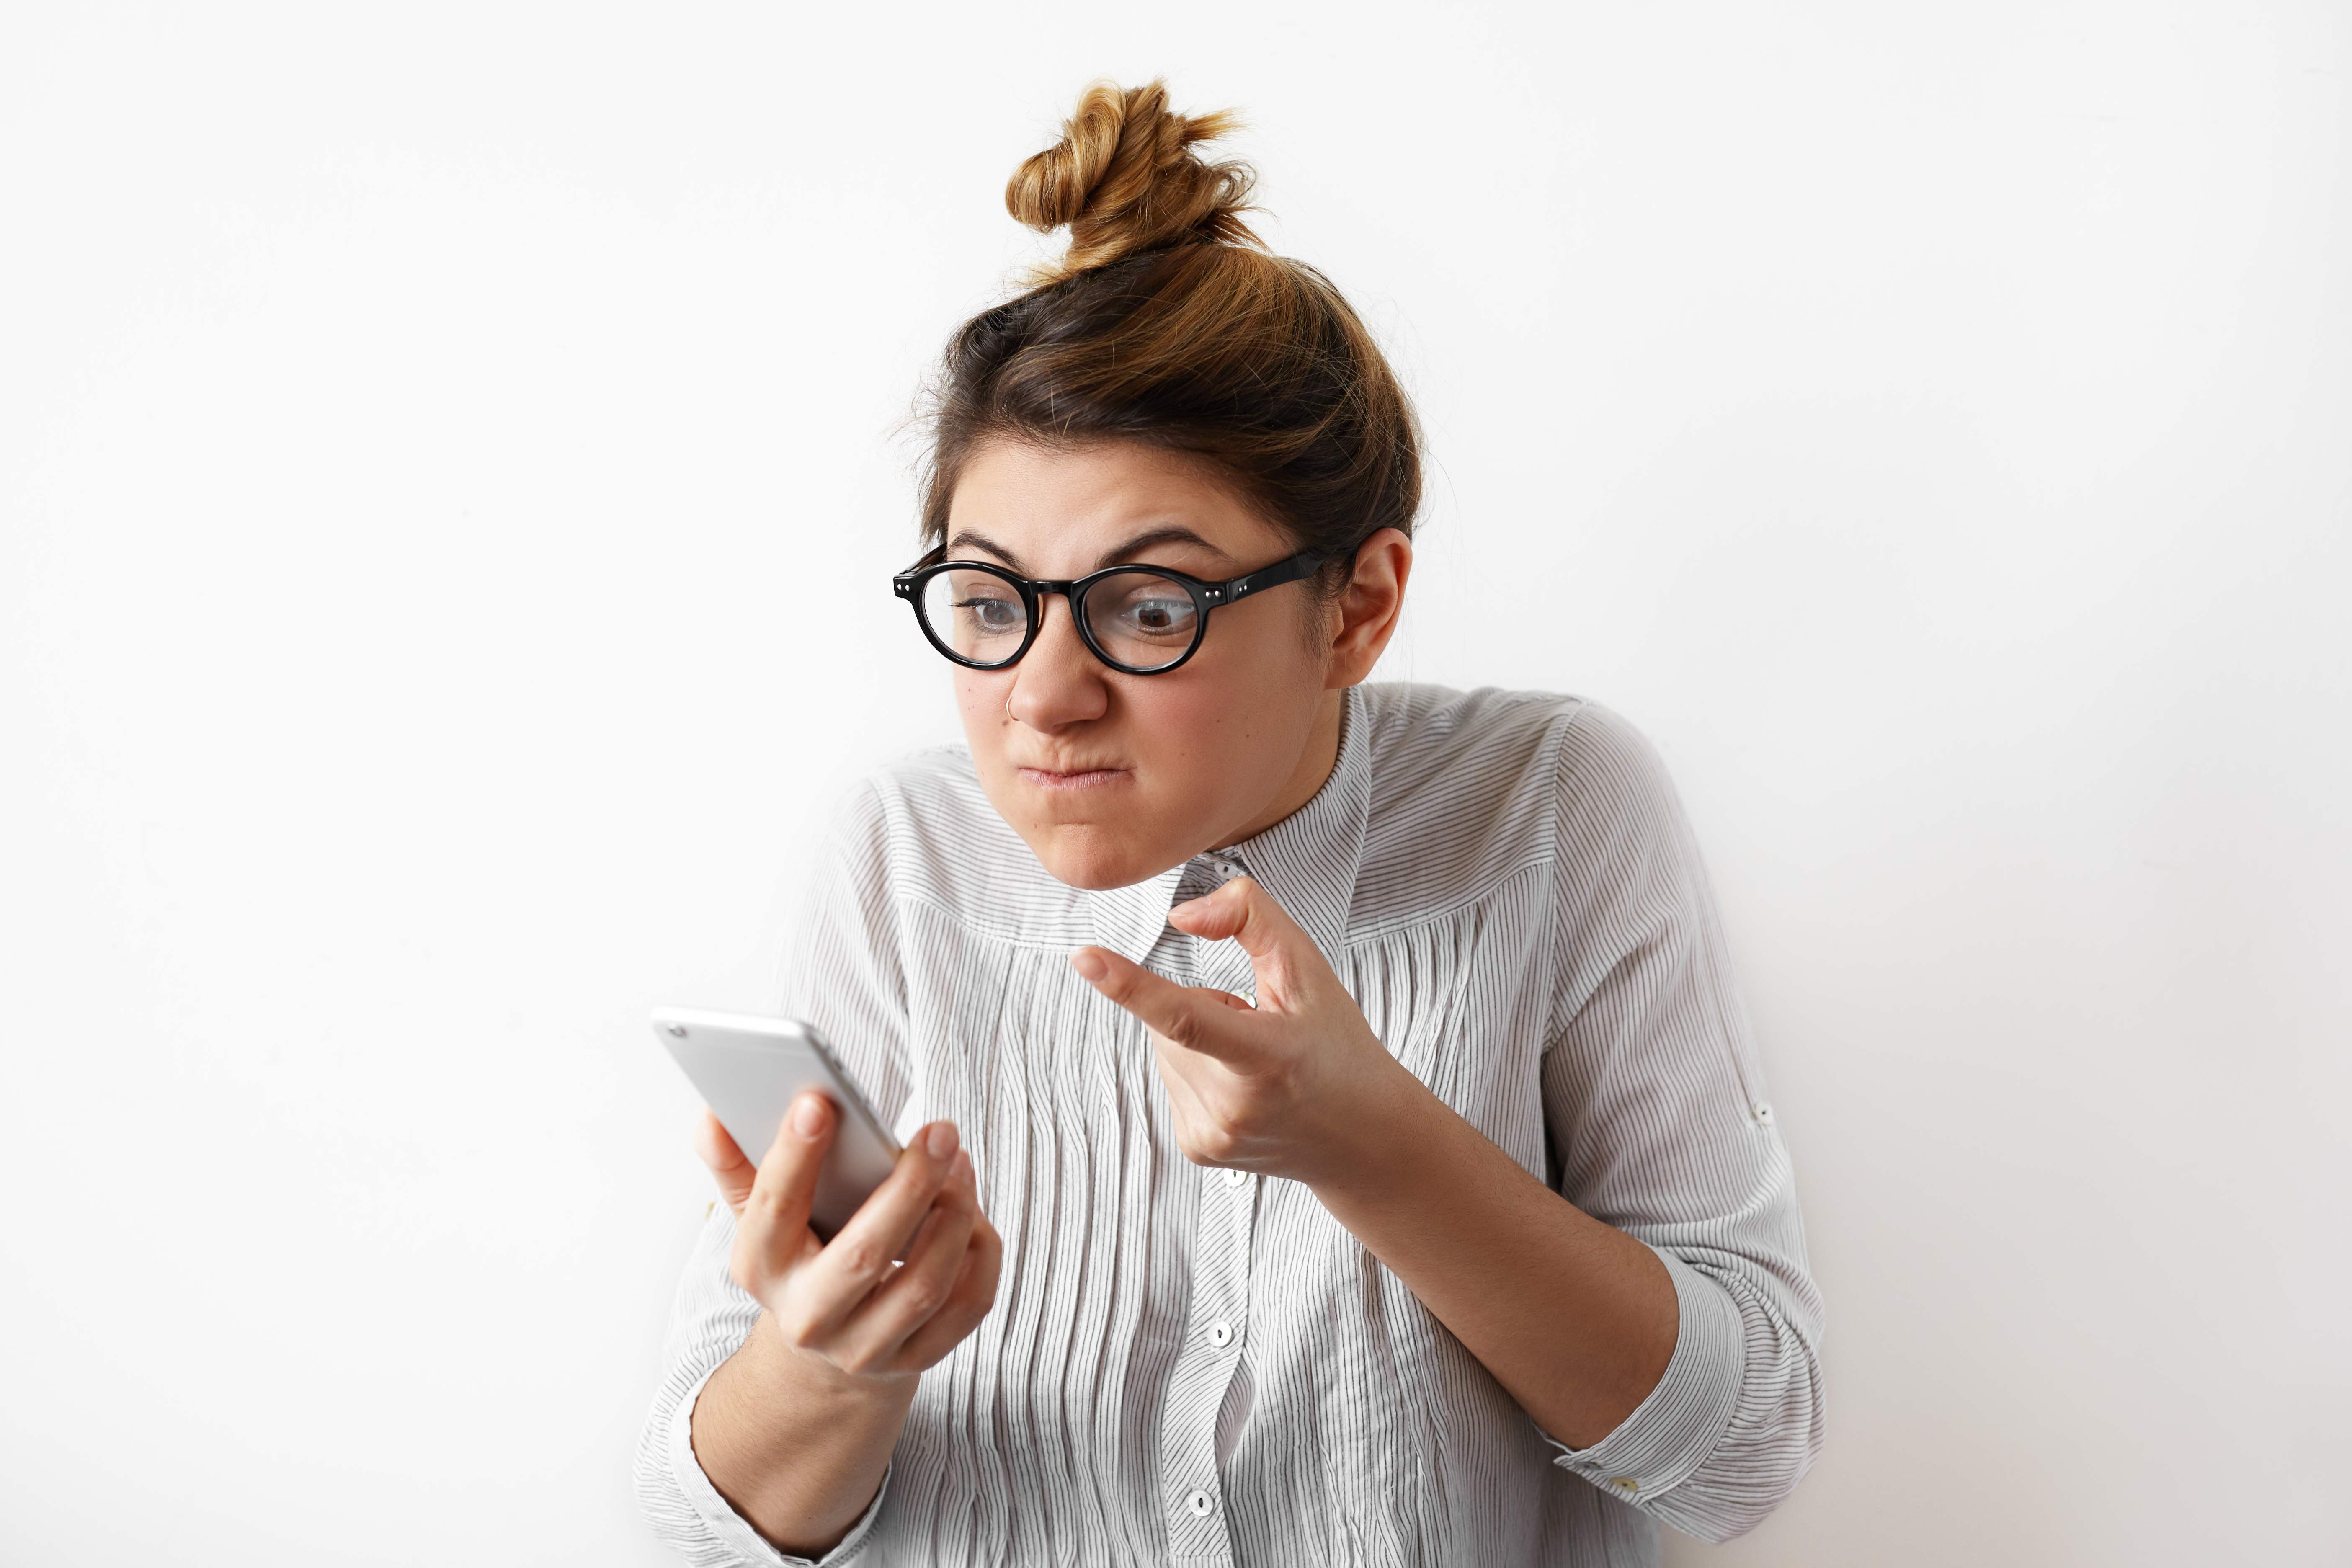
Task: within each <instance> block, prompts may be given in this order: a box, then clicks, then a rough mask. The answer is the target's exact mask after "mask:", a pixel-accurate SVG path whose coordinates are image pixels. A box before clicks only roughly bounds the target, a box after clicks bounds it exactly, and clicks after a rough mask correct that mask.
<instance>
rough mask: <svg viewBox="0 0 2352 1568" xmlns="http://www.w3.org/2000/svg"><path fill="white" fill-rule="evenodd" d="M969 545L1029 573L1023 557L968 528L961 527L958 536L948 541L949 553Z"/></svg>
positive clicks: (1023, 572) (1014, 569) (1016, 569)
mask: <svg viewBox="0 0 2352 1568" xmlns="http://www.w3.org/2000/svg"><path fill="white" fill-rule="evenodd" d="M967 545H968V546H970V547H971V548H972V549H974V550H985V551H986V552H988V553H990V554H991V555H993V556H995V557H996V558H997V559H998V560H999V561H1002V562H1003V563H1005V564H1006V565H1007V566H1010V567H1012V568H1013V571H1015V572H1018V573H1021V574H1024V575H1026V574H1027V571H1028V569H1027V568H1026V567H1024V566H1023V565H1022V564H1021V557H1019V556H1018V555H1015V554H1013V552H1011V551H1010V550H1007V549H1005V548H1004V547H1003V545H1001V544H994V543H992V542H990V541H989V539H988V537H987V536H986V535H985V534H979V533H974V532H973V531H971V530H970V529H968V528H965V529H959V530H958V531H956V536H955V537H954V538H953V539H950V540H949V541H948V546H947V548H948V553H949V554H950V555H952V554H954V553H955V552H957V551H959V550H961V549H963V548H965V547H966V546H967Z"/></svg>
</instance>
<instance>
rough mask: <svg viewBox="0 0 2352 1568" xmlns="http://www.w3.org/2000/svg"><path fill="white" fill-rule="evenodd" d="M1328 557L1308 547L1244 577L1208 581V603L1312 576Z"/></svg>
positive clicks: (1243, 596)
mask: <svg viewBox="0 0 2352 1568" xmlns="http://www.w3.org/2000/svg"><path fill="white" fill-rule="evenodd" d="M1328 559H1329V557H1328V556H1325V555H1318V554H1317V553H1316V552H1314V551H1312V550H1307V551H1302V552H1299V553H1298V554H1297V555H1294V556H1292V557H1291V558H1290V559H1289V560H1287V561H1277V562H1276V563H1274V564H1273V565H1271V566H1267V567H1265V568H1263V569H1261V570H1259V571H1255V572H1252V573H1250V574H1248V575H1246V576H1243V577H1235V578H1233V579H1231V580H1229V581H1227V582H1223V583H1212V584H1209V603H1211V604H1213V605H1230V604H1232V603H1233V602H1234V600H1236V599H1246V598H1248V597H1249V596H1250V595H1252V594H1256V593H1262V592H1264V591H1265V589H1268V588H1279V587H1281V586H1282V585H1283V584H1285V583H1296V582H1297V581H1298V580H1299V579H1300V578H1301V577H1312V576H1313V575H1315V574H1316V573H1317V572H1318V571H1320V570H1321V569H1322V566H1323V563H1324V562H1325V561H1327V560H1328Z"/></svg>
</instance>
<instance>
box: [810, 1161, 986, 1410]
mask: <svg viewBox="0 0 2352 1568" xmlns="http://www.w3.org/2000/svg"><path fill="white" fill-rule="evenodd" d="M956 1165H957V1167H958V1169H957V1172H956V1173H955V1174H954V1175H953V1176H951V1177H950V1179H949V1182H948V1184H947V1185H946V1186H945V1187H944V1188H942V1189H940V1198H939V1202H937V1203H935V1204H933V1205H931V1212H930V1215H929V1217H927V1218H926V1219H925V1220H924V1221H923V1224H922V1228H921V1229H919V1230H918V1231H917V1232H916V1233H915V1240H914V1243H913V1245H912V1246H910V1247H908V1248H907V1260H906V1263H905V1265H904V1266H903V1267H901V1268H899V1270H898V1272H897V1273H896V1274H893V1275H891V1276H890V1278H889V1279H885V1280H884V1281H883V1282H882V1284H881V1287H880V1289H877V1290H876V1291H875V1292H874V1294H873V1295H871V1296H869V1297H867V1298H866V1304H865V1305H864V1306H862V1307H860V1308H859V1309H858V1310H856V1312H855V1313H854V1314H852V1315H851V1317H850V1320H849V1321H848V1322H847V1323H846V1324H845V1325H844V1338H845V1341H846V1342H847V1344H846V1348H847V1350H848V1351H849V1353H850V1354H852V1355H855V1356H856V1357H858V1358H860V1359H861V1360H862V1361H863V1363H865V1364H866V1365H869V1366H884V1365H888V1364H890V1362H891V1358H892V1357H894V1356H895V1355H896V1354H897V1352H898V1348H899V1346H900V1345H902V1344H904V1343H905V1342H906V1341H907V1339H908V1336H909V1335H911V1334H913V1333H914V1332H915V1331H917V1330H918V1329H919V1328H921V1327H922V1326H923V1325H924V1324H925V1323H928V1322H929V1321H931V1318H932V1317H933V1315H934V1314H936V1313H937V1312H938V1311H939V1310H940V1308H942V1307H944V1306H946V1305H947V1303H948V1298H949V1296H950V1294H952V1293H953V1291H954V1289H955V1283H956V1276H957V1274H958V1273H959V1272H960V1271H961V1268H962V1267H963V1261H964V1254H965V1252H966V1251H967V1250H969V1247H970V1243H971V1233H972V1229H973V1227H974V1226H977V1225H978V1224H979V1223H980V1205H979V1203H978V1202H977V1201H976V1200H975V1199H974V1198H973V1196H972V1191H971V1162H970V1161H968V1160H965V1159H963V1158H962V1157H961V1156H959V1157H958V1159H957V1161H956Z"/></svg>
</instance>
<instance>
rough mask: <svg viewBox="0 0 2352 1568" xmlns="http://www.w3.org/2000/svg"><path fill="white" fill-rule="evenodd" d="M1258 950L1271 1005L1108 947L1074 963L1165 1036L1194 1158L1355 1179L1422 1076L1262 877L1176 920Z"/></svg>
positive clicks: (1310, 1179)
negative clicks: (1379, 1033)
mask: <svg viewBox="0 0 2352 1568" xmlns="http://www.w3.org/2000/svg"><path fill="white" fill-rule="evenodd" d="M1168 923H1169V924H1170V925H1172V926H1174V927H1175V928H1176V929H1177V930H1179V931H1186V932H1189V933H1191V934H1192V935H1193V936H1197V937H1201V938H1202V939H1204V940H1206V941H1211V942H1217V941H1223V940H1224V939H1225V938H1228V937H1230V938H1233V939H1234V940H1235V941H1237V942H1240V943H1241V945H1242V948H1243V950H1244V952H1247V953H1248V954H1249V956H1250V964H1251V966H1252V968H1253V969H1255V972H1256V976H1257V1005H1256V1006H1255V1007H1252V1006H1251V1005H1249V1004H1248V1003H1247V1002H1245V1001H1244V1000H1243V999H1242V998H1240V997H1238V996H1235V995H1234V994H1232V993H1230V992H1225V991H1216V990H1212V989H1209V988H1208V987H1205V986H1184V985H1178V984H1175V983H1174V982H1172V981H1170V980H1167V979H1164V978H1162V977H1161V976H1160V975H1157V974H1154V973H1151V971H1150V970H1148V969H1145V968H1144V967H1143V966H1142V965H1140V964H1138V963H1131V962H1129V960H1127V959H1124V958H1121V957H1120V956H1119V955H1118V954H1117V953H1115V952H1110V951H1108V949H1105V948H1099V947H1082V948H1080V949H1079V950H1078V951H1077V952H1075V953H1073V954H1071V955H1070V965H1071V967H1072V968H1074V969H1076V971H1077V972H1078V973H1079V974H1081V975H1082V976H1084V977H1085V978H1086V979H1087V982H1088V983H1089V984H1092V985H1093V986H1094V988H1095V989H1096V990H1097V991H1099V992H1101V993H1102V994H1104V995H1105V996H1108V997H1109V998H1110V999H1111V1000H1112V1001H1114V1002H1116V1003H1118V1005H1120V1006H1122V1007H1124V1008H1126V1009H1127V1010H1128V1011H1129V1012H1130V1013H1132V1014H1134V1015H1135V1016H1137V1017H1138V1018H1140V1019H1142V1020H1143V1023H1144V1025H1145V1026H1146V1027H1147V1028H1149V1029H1150V1031H1151V1044H1152V1048H1153V1049H1154V1050H1155V1051H1157V1052H1158V1053H1159V1057H1160V1076H1161V1077H1162V1078H1164V1079H1166V1080H1167V1083H1168V1097H1169V1101H1170V1103H1171V1106H1172V1108H1173V1110H1174V1112H1175V1121H1176V1138H1177V1142H1178V1143H1179V1144H1180V1145H1181V1147H1182V1149H1183V1151H1184V1153H1185V1155H1186V1156H1187V1157H1188V1158H1190V1159H1192V1160H1193V1161H1194V1162H1196V1163H1200V1164H1203V1165H1229V1166H1234V1167H1238V1168H1239V1169H1242V1170H1244V1171H1253V1172H1255V1173H1258V1174H1260V1175H1267V1176H1287V1177H1289V1178H1291V1179H1292V1180H1295V1181H1301V1182H1307V1183H1309V1184H1312V1183H1316V1182H1318V1181H1323V1180H1328V1179H1331V1178H1334V1177H1339V1176H1341V1175H1343V1173H1345V1172H1346V1171H1347V1170H1348V1169H1349V1166H1350V1165H1351V1164H1352V1163H1354V1162H1356V1161H1357V1160H1359V1159H1361V1158H1364V1157H1367V1156H1368V1155H1369V1154H1370V1151H1371V1150H1373V1149H1376V1148H1377V1147H1378V1146H1379V1144H1378V1138H1377V1128H1378V1126H1379V1125H1380V1123H1381V1121H1382V1120H1383V1116H1382V1113H1383V1112H1384V1111H1387V1110H1393V1109H1395V1108H1397V1107H1398V1106H1399V1105H1400V1104H1401V1102H1402V1100H1403V1099H1404V1098H1406V1097H1409V1096H1410V1095H1411V1093H1412V1091H1413V1090H1414V1089H1420V1088H1421V1085H1420V1084H1419V1082H1418V1081H1417V1080H1416V1079H1413V1078H1412V1075H1411V1074H1410V1073H1408V1072H1406V1071H1405V1069H1404V1068H1402V1067H1401V1066H1399V1065H1398V1063H1397V1060H1396V1058H1394V1057H1392V1056H1391V1055H1390V1054H1389V1052H1388V1048H1387V1047H1384V1046H1383V1045H1381V1042H1380V1039H1379V1038H1378V1037H1376V1036H1375V1035H1373V1033H1372V1028H1371V1026H1370V1024H1368V1023H1366V1022H1365V1021H1364V1015H1363V1012H1362V1010H1361V1009H1360V1008H1359V1007H1358V1006H1357V1005H1356V1000H1355V998H1354V997H1352V996H1350V995H1349V994H1348V992H1347V989H1346V988H1345V987H1344V986H1342V985H1341V984H1339V976H1338V975H1337V974H1335V973H1332V972H1331V965H1330V963H1328V961H1327V960H1326V959H1325V958H1324V956H1323V954H1322V952H1320V951H1319V950H1318V948H1317V947H1316V945H1315V943H1314V942H1313V941H1312V940H1311V939H1310V938H1309V937H1308V936H1307V933H1306V932H1305V931H1301V930H1300V929H1299V928H1298V925H1297V922H1296V921H1292V920H1291V918H1290V916H1289V915H1287V914H1286V913H1285V912H1284V911H1283V909H1282V906H1281V905H1279V904H1277V903H1276V902H1275V901H1274V899H1273V896H1272V895H1271V894H1269V893H1267V892H1266V890H1265V889H1264V888H1262V887H1260V886H1259V885H1258V884H1257V882H1256V881H1255V880H1254V879H1250V878H1247V877H1242V878H1237V879H1234V880H1233V881H1231V882H1228V883H1226V884H1225V885H1224V886H1223V887H1222V888H1220V889H1217V890H1216V891H1215V892H1213V893H1211V894H1209V895H1208V896H1207V897H1206V898H1202V899H1195V900H1192V901H1191V902H1189V903H1182V904H1179V905H1177V906H1176V908H1175V909H1174V910H1171V911H1170V912H1169V916H1168Z"/></svg>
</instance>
